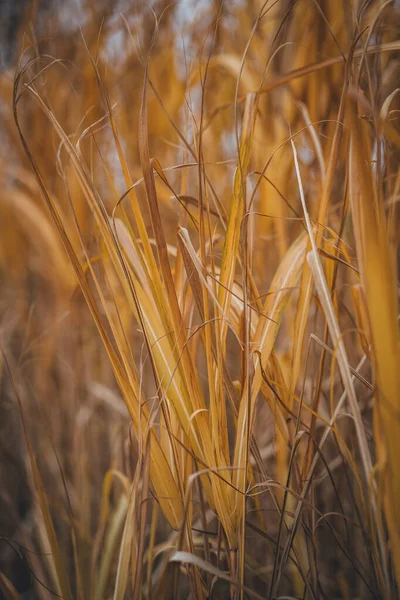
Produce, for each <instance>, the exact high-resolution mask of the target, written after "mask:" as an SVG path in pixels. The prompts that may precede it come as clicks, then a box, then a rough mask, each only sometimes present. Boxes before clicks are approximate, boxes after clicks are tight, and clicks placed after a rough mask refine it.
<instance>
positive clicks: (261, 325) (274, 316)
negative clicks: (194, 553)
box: [234, 233, 307, 522]
mask: <svg viewBox="0 0 400 600" xmlns="http://www.w3.org/2000/svg"><path fill="white" fill-rule="evenodd" d="M306 244H307V237H306V235H305V234H304V233H302V234H301V235H300V236H299V237H298V238H297V240H296V241H295V242H294V243H293V244H292V246H291V247H290V248H289V249H288V251H287V252H286V255H285V257H284V259H283V260H282V262H281V264H280V265H279V268H278V270H277V272H276V274H275V276H274V279H273V281H272V283H271V287H270V290H269V293H268V295H267V299H266V300H265V303H264V306H263V311H262V314H260V316H259V320H258V324H257V328H256V332H255V335H254V338H253V340H252V341H251V350H252V351H253V352H254V351H258V352H257V354H256V356H257V358H256V359H255V361H254V362H255V371H254V376H253V379H252V381H251V396H250V403H249V404H248V403H247V402H246V400H245V395H243V396H242V398H241V402H240V408H239V416H238V424H237V432H236V440H235V454H234V465H235V466H236V467H238V471H237V472H236V477H235V480H234V481H235V486H236V487H237V488H238V490H240V491H241V492H242V493H243V492H244V490H245V486H246V478H247V471H246V464H245V462H246V461H245V456H246V449H245V448H244V442H243V440H244V439H245V427H246V422H247V419H249V422H250V424H251V423H252V418H253V413H254V407H255V403H256V399H257V396H258V393H259V391H260V388H261V385H262V382H263V378H262V372H261V369H259V368H257V363H258V361H259V360H261V363H262V365H263V366H264V368H265V365H266V363H267V361H268V359H269V357H270V354H271V352H272V350H273V347H274V343H275V340H276V336H277V335H278V331H279V327H280V325H281V322H282V319H283V316H284V312H285V308H286V305H287V303H288V301H289V298H290V295H291V292H292V289H293V288H294V287H296V286H297V284H298V281H299V277H300V274H301V269H302V265H303V263H304V252H305V249H306ZM249 412H250V414H248V413H249ZM236 496H237V495H236ZM240 507H241V503H240V502H236V504H235V511H236V512H235V520H237V522H238V521H239V520H240V518H241V509H240Z"/></svg>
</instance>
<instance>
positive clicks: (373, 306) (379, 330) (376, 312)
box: [349, 105, 400, 584]
mask: <svg viewBox="0 0 400 600" xmlns="http://www.w3.org/2000/svg"><path fill="white" fill-rule="evenodd" d="M349 110H350V125H351V144H350V149H349V161H350V185H351V188H350V198H351V205H352V210H353V219H354V232H355V238H356V244H357V253H358V256H359V259H360V270H361V281H362V286H363V292H364V301H365V305H366V307H367V312H368V321H369V328H370V332H371V338H372V356H373V365H374V371H375V377H376V385H377V387H376V395H375V408H374V424H375V428H376V429H375V435H376V450H377V459H378V464H377V467H378V481H379V492H380V502H381V503H382V505H383V506H384V510H385V515H386V520H387V525H388V533H389V537H390V540H391V550H392V558H393V564H394V570H395V574H396V579H397V582H398V584H400V528H399V523H400V511H399V502H398V499H399V497H400V496H399V494H400V476H399V472H398V460H399V456H400V435H399V431H400V428H399V415H400V371H399V364H400V346H399V334H398V320H397V288H396V275H395V271H394V261H393V257H392V250H391V248H390V246H389V241H388V238H387V230H386V221H385V215H384V211H383V205H382V201H381V199H380V198H379V197H377V193H376V187H375V185H374V181H373V176H372V173H371V168H369V167H368V166H367V164H368V163H367V162H366V161H369V160H370V157H371V146H370V142H369V138H368V135H367V132H366V128H365V126H364V125H363V124H362V123H361V121H360V118H359V116H358V114H357V112H356V110H355V107H354V105H352V106H350V107H349Z"/></svg>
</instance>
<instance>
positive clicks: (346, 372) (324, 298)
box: [292, 140, 387, 583]
mask: <svg viewBox="0 0 400 600" xmlns="http://www.w3.org/2000/svg"><path fill="white" fill-rule="evenodd" d="M292 148H293V156H294V163H295V169H296V175H297V180H298V184H299V191H300V198H301V203H302V207H303V211H304V216H305V220H306V225H307V232H308V235H309V239H310V242H311V248H312V250H311V251H310V252H308V253H307V262H308V264H309V266H310V269H311V272H312V274H313V278H314V283H315V286H316V288H317V292H318V296H319V299H320V302H321V305H322V308H323V311H324V315H325V319H326V321H327V325H328V328H329V333H330V335H331V338H332V342H333V345H334V346H335V347H336V348H337V361H338V365H339V371H340V375H341V378H342V381H343V385H344V387H345V389H346V391H347V396H348V400H349V404H350V408H351V412H352V415H353V418H354V424H355V430H356V436H357V441H358V446H359V450H360V456H361V462H362V465H363V470H364V476H365V482H366V484H367V485H368V486H369V485H370V483H371V477H372V458H371V454H370V450H369V446H368V440H367V435H366V431H365V429H364V425H363V421H362V416H361V410H360V407H359V404H358V401H357V396H356V393H355V389H354V383H353V379H352V376H351V371H350V366H349V361H348V358H347V352H346V348H345V345H344V341H343V337H342V334H341V331H340V328H339V324H338V321H337V317H336V314H335V309H334V306H333V302H332V297H331V293H330V291H329V288H328V284H327V282H326V279H325V275H324V271H323V268H322V264H321V259H320V256H319V252H318V247H317V244H316V241H315V236H314V231H313V227H312V224H311V220H310V216H309V213H308V210H307V206H306V201H305V197H304V190H303V185H302V180H301V174H300V167H299V163H298V158H297V150H296V147H295V145H294V142H293V140H292ZM370 501H371V505H372V514H373V520H374V525H375V527H376V532H377V535H378V539H379V549H380V552H381V558H382V561H383V564H385V555H386V550H385V544H384V541H383V538H382V531H381V527H380V520H379V515H378V508H377V504H376V494H375V486H374V484H373V482H372V489H371V498H370ZM386 583H387V582H386Z"/></svg>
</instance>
